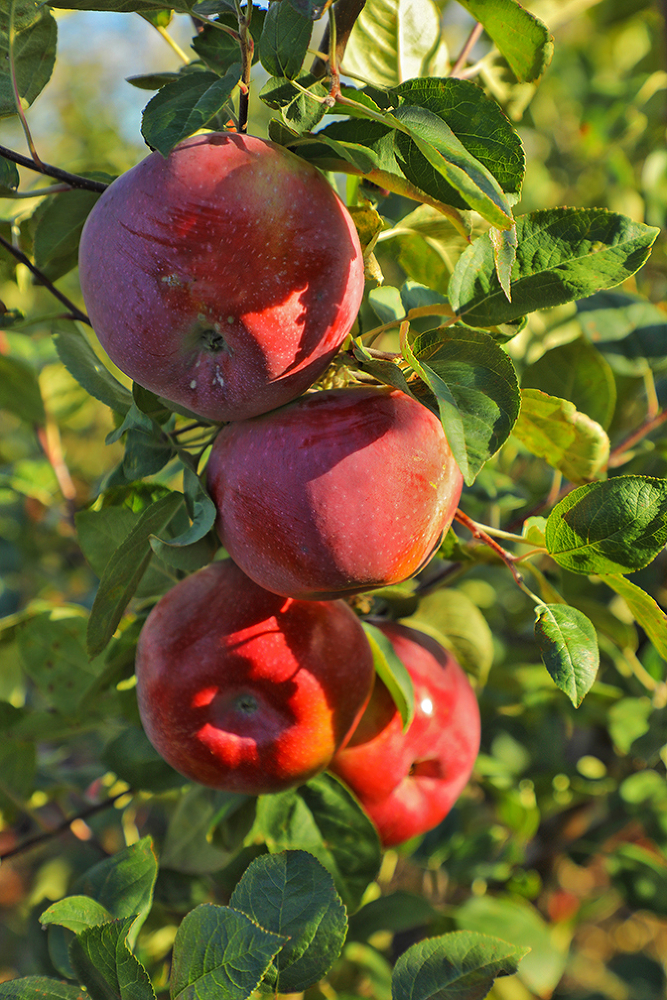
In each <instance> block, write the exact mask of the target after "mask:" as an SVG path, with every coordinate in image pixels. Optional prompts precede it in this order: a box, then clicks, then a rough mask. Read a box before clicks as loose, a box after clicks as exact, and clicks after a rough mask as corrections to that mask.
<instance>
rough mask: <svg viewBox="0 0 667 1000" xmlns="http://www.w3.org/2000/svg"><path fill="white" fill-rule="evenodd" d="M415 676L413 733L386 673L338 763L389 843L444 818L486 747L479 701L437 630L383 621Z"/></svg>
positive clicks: (334, 768) (337, 771)
mask: <svg viewBox="0 0 667 1000" xmlns="http://www.w3.org/2000/svg"><path fill="white" fill-rule="evenodd" d="M378 627H379V628H380V629H381V631H382V632H384V634H385V635H386V636H387V638H388V639H389V640H390V642H391V644H392V646H393V647H394V650H395V652H396V653H397V655H398V657H399V659H400V660H402V662H403V663H404V665H405V667H406V668H407V670H408V673H409V674H410V677H411V678H412V683H413V685H414V692H415V715H414V719H413V721H412V723H411V724H410V726H409V728H408V730H407V732H406V733H404V732H403V730H402V724H401V719H400V716H399V714H398V710H397V709H396V706H395V705H394V703H393V701H392V699H391V695H390V694H389V692H388V690H387V688H386V687H385V685H384V684H383V683H382V681H380V680H379V679H378V681H377V682H376V685H375V690H374V692H373V696H372V698H371V701H370V703H369V705H368V708H367V709H366V711H365V713H364V715H363V716H362V718H361V722H360V723H359V725H358V726H357V729H356V730H355V732H354V734H353V735H352V738H351V739H350V740H349V742H348V743H347V745H346V746H345V747H344V748H343V749H342V750H340V751H339V752H338V753H337V754H336V755H335V756H334V759H333V761H332V763H331V765H330V768H329V769H330V770H331V771H332V772H333V773H334V774H335V775H337V776H338V777H339V778H341V779H342V780H343V781H344V782H345V783H346V784H347V785H349V787H350V788H351V789H352V791H353V792H354V793H355V795H356V796H357V798H358V799H359V801H360V802H361V804H362V805H363V806H364V808H365V810H366V812H367V813H368V814H369V816H370V817H371V819H372V820H373V822H374V823H375V825H376V826H377V828H378V832H379V834H380V839H381V841H382V843H383V844H384V846H385V847H391V846H393V845H395V844H400V843H402V842H403V841H405V840H409V839H410V838H411V837H415V836H417V835H418V834H421V833H425V832H426V831H427V830H431V829H432V828H433V827H434V826H437V825H438V823H440V822H441V821H442V820H443V819H444V818H445V816H446V815H447V813H448V812H449V810H450V809H451V808H452V806H453V805H454V802H455V801H456V799H457V798H458V797H459V795H460V793H461V791H462V790H463V788H464V786H465V785H466V783H467V781H468V779H469V777H470V773H471V771H472V768H473V765H474V763H475V759H476V757H477V753H478V751H479V740H480V721H479V708H478V706H477V701H476V698H475V695H474V692H473V690H472V688H471V686H470V683H469V682H468V679H467V677H466V675H465V673H464V672H463V670H462V669H461V667H460V666H459V664H458V663H457V662H456V660H455V659H454V657H453V656H452V655H451V654H450V653H448V652H447V650H445V649H444V648H443V647H442V646H441V645H440V644H439V643H437V642H436V641H435V640H434V639H432V638H430V636H427V635H424V634H423V633H421V632H418V631H416V630H415V629H411V628H407V627H406V626H404V625H396V624H393V623H382V624H380V625H379V626H378Z"/></svg>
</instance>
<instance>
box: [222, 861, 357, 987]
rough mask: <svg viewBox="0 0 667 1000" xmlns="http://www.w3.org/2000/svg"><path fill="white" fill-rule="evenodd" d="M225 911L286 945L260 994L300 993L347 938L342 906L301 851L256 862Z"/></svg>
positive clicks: (328, 878)
mask: <svg viewBox="0 0 667 1000" xmlns="http://www.w3.org/2000/svg"><path fill="white" fill-rule="evenodd" d="M229 905H230V906H232V907H233V908H234V909H236V910H241V911H242V912H243V913H246V914H247V915H248V916H249V917H252V919H253V920H255V921H256V922H257V923H260V921H261V926H263V927H265V928H266V929H267V930H271V931H273V933H274V934H278V935H280V936H282V937H284V938H285V939H286V940H287V943H286V944H285V945H284V946H283V948H282V949H281V951H280V952H279V953H278V955H277V957H276V958H275V959H274V962H273V965H272V967H271V968H269V970H268V972H267V973H266V974H265V976H264V980H263V983H262V991H263V992H264V991H265V990H267V989H268V990H270V991H271V992H277V993H300V992H301V991H302V990H306V989H308V987H309V986H314V985H315V984H316V983H317V982H318V981H319V980H320V979H321V978H322V976H324V975H325V974H326V973H327V972H328V971H329V969H330V968H331V966H332V965H333V963H334V962H335V961H336V959H337V958H338V956H339V955H340V953H341V950H342V947H343V944H344V942H345V935H346V933H347V916H346V913H345V907H344V906H343V901H342V900H341V898H340V896H339V895H338V893H337V892H336V889H335V887H334V884H333V879H332V878H331V875H330V874H329V872H327V871H326V870H325V869H324V868H323V867H322V865H321V864H320V862H319V861H317V860H316V858H314V857H313V856H312V855H311V854H308V853H306V852H305V851H285V852H283V853H281V854H272V855H263V856H262V857H259V858H256V859H255V861H253V862H252V863H251V864H250V866H249V867H248V868H247V869H246V871H245V873H244V875H243V877H242V879H241V881H240V882H239V883H238V885H237V886H236V888H235V890H234V892H233V893H232V897H231V899H230V901H229Z"/></svg>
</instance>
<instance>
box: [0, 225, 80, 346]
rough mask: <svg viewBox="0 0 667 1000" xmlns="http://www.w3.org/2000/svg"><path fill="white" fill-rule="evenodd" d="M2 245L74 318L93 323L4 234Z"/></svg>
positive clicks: (0, 241)
mask: <svg viewBox="0 0 667 1000" xmlns="http://www.w3.org/2000/svg"><path fill="white" fill-rule="evenodd" d="M0 246H3V247H4V248H5V250H8V251H9V252H10V254H12V256H13V257H16V259H17V260H18V261H20V263H21V264H25V266H26V267H27V268H28V269H29V270H30V271H32V273H33V274H34V275H35V277H36V278H37V279H38V281H39V283H40V284H41V285H44V287H45V288H47V289H48V290H49V291H50V292H51V294H52V295H55V297H56V298H57V299H58V301H59V302H62V304H63V305H64V306H65V307H66V308H67V309H69V311H70V314H71V318H72V319H78V320H79V322H81V323H87V324H88V326H92V325H93V324H92V323H91V322H90V320H89V319H88V317H87V316H86V314H85V313H84V312H81V310H80V309H78V308H77V306H75V305H74V303H73V302H72V300H71V299H68V298H67V296H66V295H63V293H62V292H61V291H59V290H58V289H57V288H56V286H55V285H54V284H53V282H52V281H49V279H48V278H47V277H46V275H45V274H42V272H41V271H40V270H39V268H37V267H35V265H34V264H33V263H32V261H31V260H30V259H29V258H28V257H26V255H25V254H24V253H23V251H22V250H19V249H18V247H15V246H13V245H12V244H11V243H10V242H9V240H6V239H5V238H4V236H0Z"/></svg>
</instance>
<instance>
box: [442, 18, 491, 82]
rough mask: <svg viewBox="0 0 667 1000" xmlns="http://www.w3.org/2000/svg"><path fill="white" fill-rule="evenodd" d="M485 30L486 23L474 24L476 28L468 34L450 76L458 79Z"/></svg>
mask: <svg viewBox="0 0 667 1000" xmlns="http://www.w3.org/2000/svg"><path fill="white" fill-rule="evenodd" d="M483 31H484V25H482V24H479V23H478V24H476V25H475V26H474V28H473V29H472V31H471V32H470V34H469V35H468V38H467V40H466V43H465V45H464V46H463V48H462V49H461V51H460V53H459V57H458V59H457V60H456V62H455V63H454V65H453V66H452V68H451V70H450V71H449V75H450V77H452V79H456V78H457V77H458V76H459V74H460V73H461V70H462V69H463V66H464V64H465V62H466V60H467V59H468V56H469V55H470V53H471V52H472V50H473V49H474V47H475V44H476V43H477V41H478V40H479V38H480V36H481V34H482V32H483Z"/></svg>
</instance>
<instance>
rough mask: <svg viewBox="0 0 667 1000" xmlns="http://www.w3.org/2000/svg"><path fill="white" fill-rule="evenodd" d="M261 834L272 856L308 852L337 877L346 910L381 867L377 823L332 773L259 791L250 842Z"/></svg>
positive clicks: (349, 908) (336, 880)
mask: <svg viewBox="0 0 667 1000" xmlns="http://www.w3.org/2000/svg"><path fill="white" fill-rule="evenodd" d="M255 834H257V835H259V836H262V837H263V839H264V840H265V841H266V845H267V847H268V849H269V851H270V852H271V854H277V853H279V852H280V851H284V850H304V851H308V852H309V853H310V854H313V855H314V856H315V857H316V858H317V860H318V861H320V862H321V864H322V865H324V867H325V868H326V869H327V871H328V872H330V874H331V875H332V876H333V880H334V884H335V886H336V889H337V890H338V892H339V893H340V895H341V897H342V899H343V902H344V903H345V905H346V906H347V908H348V910H351V911H354V910H356V909H357V907H358V906H359V903H360V901H361V897H362V896H363V894H364V892H365V891H366V888H367V886H368V884H369V882H371V881H372V880H373V879H374V878H375V876H376V875H377V872H378V869H379V867H380V843H379V840H378V835H377V831H376V829H375V827H374V826H373V824H372V823H371V821H370V819H369V818H368V817H367V816H366V814H365V813H364V812H363V811H362V810H361V807H360V806H359V804H358V803H357V802H356V800H355V799H354V797H353V796H352V794H351V793H350V792H349V791H348V789H347V788H346V787H345V786H344V785H343V784H342V782H340V781H338V780H337V779H336V778H334V777H333V775H331V774H327V773H324V774H320V775H318V776H317V777H315V778H311V780H310V781H309V782H308V783H307V784H306V785H302V786H301V787H300V788H298V789H292V790H290V791H287V792H282V793H280V794H278V795H260V796H259V798H258V800H257V818H256V822H255V826H254V827H253V830H251V831H250V833H249V834H248V842H249V843H252V842H254V840H253V838H254V835H255Z"/></svg>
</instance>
